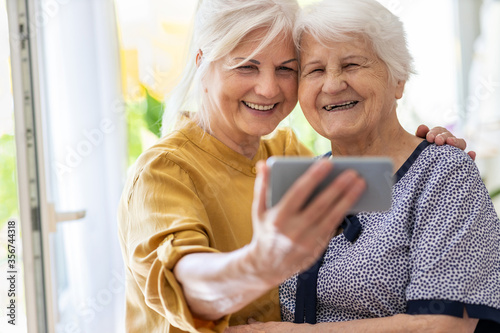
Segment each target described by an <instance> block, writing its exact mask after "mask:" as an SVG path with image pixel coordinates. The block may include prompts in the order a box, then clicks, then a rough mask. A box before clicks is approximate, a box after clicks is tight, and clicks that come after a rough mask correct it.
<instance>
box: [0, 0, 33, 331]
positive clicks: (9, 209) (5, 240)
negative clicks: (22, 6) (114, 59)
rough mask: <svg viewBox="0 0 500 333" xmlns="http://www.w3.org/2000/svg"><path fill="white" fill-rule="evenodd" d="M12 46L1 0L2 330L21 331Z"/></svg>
mask: <svg viewBox="0 0 500 333" xmlns="http://www.w3.org/2000/svg"><path fill="white" fill-rule="evenodd" d="M9 50H10V47H9V31H8V22H7V11H6V3H5V0H0V161H1V163H0V203H1V204H0V244H2V247H1V248H0V271H1V272H2V274H3V275H2V278H1V279H0V290H2V294H1V295H0V299H1V300H2V301H1V304H2V307H3V306H6V307H9V306H10V307H11V309H9V308H7V310H6V311H7V316H4V315H3V314H2V319H3V318H5V319H4V320H2V322H0V331H1V332H12V333H18V332H26V331H27V326H26V309H25V298H24V280H23V275H24V266H23V260H22V259H23V257H22V247H21V245H22V244H21V234H20V227H19V226H20V221H19V204H18V198H17V174H16V147H15V137H14V105H13V97H12V83H11V76H10V51H9ZM13 226H15V228H14V229H13V228H12V227H13ZM9 230H10V231H9ZM8 245H11V247H10V248H9V247H8ZM12 246H14V247H12ZM11 265H12V266H11ZM10 272H12V273H10ZM13 278H14V279H13ZM12 282H15V283H12ZM11 304H14V306H11ZM2 311H5V308H3V309H2ZM13 324H14V325H13Z"/></svg>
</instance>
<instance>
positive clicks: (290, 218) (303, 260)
mask: <svg viewBox="0 0 500 333" xmlns="http://www.w3.org/2000/svg"><path fill="white" fill-rule="evenodd" d="M257 168H258V176H257V180H256V182H255V189H254V201H253V205H252V220H253V228H254V236H253V239H252V242H251V243H250V244H249V248H250V253H251V255H250V258H249V262H250V263H251V266H252V268H253V269H254V272H255V274H258V276H260V277H261V278H262V280H263V281H264V282H265V283H267V284H268V286H269V287H272V286H276V285H278V284H279V283H281V282H282V281H284V280H285V279H286V278H288V277H290V276H291V275H293V274H294V273H296V272H299V271H303V270H305V269H307V268H309V267H310V266H311V265H312V264H314V263H315V262H316V260H318V258H319V257H320V256H321V255H322V253H323V251H324V249H325V248H326V246H327V245H328V243H329V241H330V238H331V237H332V235H333V233H334V232H335V231H336V230H337V228H338V227H339V225H340V223H341V222H342V219H343V217H344V216H345V215H346V213H347V212H348V210H349V208H350V207H351V206H352V205H353V204H354V203H355V202H356V201H357V200H358V198H359V197H360V195H361V194H362V192H363V191H364V189H365V186H366V184H365V182H364V180H363V179H362V178H360V176H359V175H358V174H357V173H356V172H355V171H353V170H347V171H345V172H343V173H342V174H341V175H339V176H338V177H337V178H336V179H335V180H334V181H333V182H332V183H331V184H330V185H329V186H328V187H327V188H326V189H325V190H323V191H322V192H321V193H320V194H319V195H317V196H316V197H315V198H314V200H313V201H311V202H310V203H309V204H308V205H307V206H305V207H304V204H305V202H306V201H307V200H308V198H309V197H310V195H311V193H312V192H313V191H314V189H315V188H316V186H317V185H318V184H319V183H320V182H321V181H322V180H323V178H325V176H326V175H327V174H328V173H329V172H330V170H331V169H332V163H331V162H330V161H328V160H319V161H317V162H316V163H314V164H313V166H312V167H311V168H309V170H308V171H307V172H306V173H305V174H304V175H303V176H301V177H300V178H299V179H298V180H297V181H296V182H295V183H294V184H293V185H292V187H291V188H290V189H289V190H288V192H287V193H286V194H285V195H284V196H283V198H282V199H281V201H280V202H279V203H278V204H277V205H275V206H274V207H272V208H271V209H267V208H266V192H267V186H268V179H269V168H268V166H266V164H265V163H264V162H259V164H258V165H257Z"/></svg>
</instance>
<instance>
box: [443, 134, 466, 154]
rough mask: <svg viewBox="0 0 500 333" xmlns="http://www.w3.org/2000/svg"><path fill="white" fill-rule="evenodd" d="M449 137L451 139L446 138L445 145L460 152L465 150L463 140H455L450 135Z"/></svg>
mask: <svg viewBox="0 0 500 333" xmlns="http://www.w3.org/2000/svg"><path fill="white" fill-rule="evenodd" d="M450 135H451V137H448V138H446V144H448V145H450V146H454V147H457V148H459V149H462V150H465V148H467V142H465V140H464V139H457V138H455V137H454V136H453V134H451V133H450Z"/></svg>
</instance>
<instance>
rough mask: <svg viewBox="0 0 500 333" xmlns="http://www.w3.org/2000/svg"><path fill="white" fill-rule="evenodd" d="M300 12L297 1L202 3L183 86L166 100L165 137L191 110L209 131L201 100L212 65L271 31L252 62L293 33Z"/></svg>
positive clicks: (220, 0)
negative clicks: (255, 34)
mask: <svg viewBox="0 0 500 333" xmlns="http://www.w3.org/2000/svg"><path fill="white" fill-rule="evenodd" d="M298 10H299V6H298V4H297V1H296V0H202V1H201V4H200V5H199V8H198V10H197V13H196V17H195V25H194V31H193V36H192V40H191V46H190V54H189V57H188V59H187V64H186V67H185V68H184V72H183V74H182V77H181V80H180V82H179V84H178V85H177V86H176V87H175V88H174V89H173V90H172V91H171V93H170V94H169V95H167V98H166V105H165V111H164V114H163V120H162V134H163V135H164V134H166V133H167V132H168V131H169V130H170V129H171V128H172V125H173V124H174V123H175V121H176V120H177V118H178V115H179V114H180V113H181V112H183V111H187V110H189V111H196V112H197V117H196V119H197V121H198V123H199V125H200V126H201V127H202V128H204V129H206V130H209V129H210V119H209V115H208V112H207V111H206V110H204V108H203V106H202V101H201V97H202V96H203V88H202V85H201V82H202V79H203V78H204V77H205V76H206V75H207V73H208V72H209V71H210V69H211V67H212V63H213V62H214V61H217V60H219V59H221V58H223V57H224V56H226V55H227V54H229V53H230V52H231V51H232V50H234V49H235V48H236V47H237V46H238V44H239V43H240V42H241V40H242V39H243V38H244V37H245V36H247V35H248V34H249V33H251V32H253V31H255V30H256V29H259V28H266V29H268V31H267V33H266V35H265V36H264V37H263V38H262V39H261V41H260V44H259V46H258V47H257V48H256V49H255V51H254V52H253V53H252V54H251V55H249V56H248V59H250V58H252V57H253V56H255V54H257V53H259V52H260V51H262V50H263V49H264V48H265V47H266V46H268V45H269V44H270V43H271V42H272V41H273V39H275V38H276V37H277V36H278V35H280V34H281V33H283V32H284V33H286V34H291V33H292V31H293V25H294V22H295V18H296V14H297V12H298ZM198 51H201V52H202V59H201V61H200V62H199V66H197V65H196V55H197V53H198ZM244 61H245V60H244ZM244 61H242V63H243V62H244ZM239 65H240V64H237V65H235V66H234V67H237V66H239Z"/></svg>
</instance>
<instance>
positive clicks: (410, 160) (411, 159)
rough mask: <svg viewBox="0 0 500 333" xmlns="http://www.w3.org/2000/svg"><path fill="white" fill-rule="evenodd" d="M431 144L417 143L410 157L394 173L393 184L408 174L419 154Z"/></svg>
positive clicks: (424, 141) (425, 141)
mask: <svg viewBox="0 0 500 333" xmlns="http://www.w3.org/2000/svg"><path fill="white" fill-rule="evenodd" d="M431 144H432V143H430V142H429V141H427V140H422V142H420V143H419V145H418V146H417V148H415V150H414V151H413V153H411V155H410V156H409V157H408V158H407V159H406V161H405V162H404V163H403V165H402V166H401V167H400V168H399V170H398V171H396V173H395V174H394V178H395V179H394V183H397V182H399V180H400V179H401V178H403V176H404V175H405V174H406V173H407V172H408V170H410V168H411V166H412V165H413V163H415V161H416V160H417V158H418V157H419V156H420V154H421V153H422V152H423V151H424V149H425V148H427V147H428V146H430V145H431Z"/></svg>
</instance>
